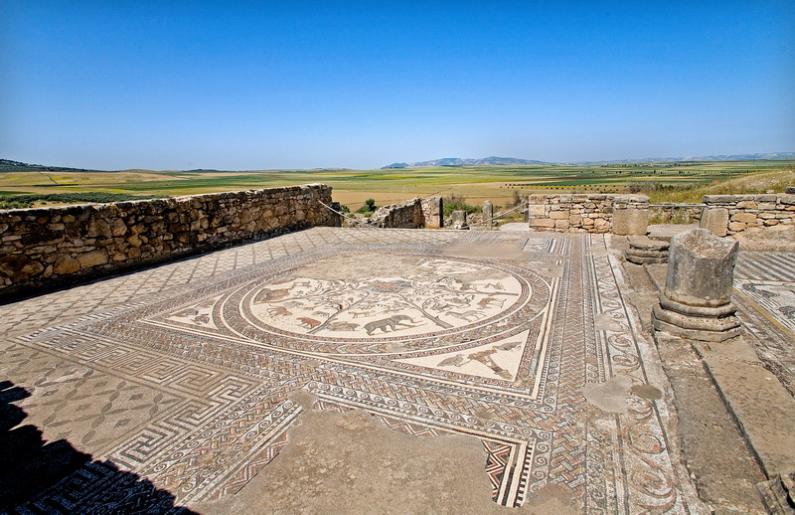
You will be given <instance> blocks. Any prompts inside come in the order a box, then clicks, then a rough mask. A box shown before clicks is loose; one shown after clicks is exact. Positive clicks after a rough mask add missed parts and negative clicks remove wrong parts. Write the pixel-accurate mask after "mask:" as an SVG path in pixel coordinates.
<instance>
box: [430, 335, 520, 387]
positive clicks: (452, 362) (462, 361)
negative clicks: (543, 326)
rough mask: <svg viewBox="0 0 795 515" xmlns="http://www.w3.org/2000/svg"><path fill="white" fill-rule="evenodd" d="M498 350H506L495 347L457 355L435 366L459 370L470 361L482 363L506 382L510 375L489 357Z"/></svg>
mask: <svg viewBox="0 0 795 515" xmlns="http://www.w3.org/2000/svg"><path fill="white" fill-rule="evenodd" d="M520 343H521V342H520ZM517 345H518V344H517ZM499 350H506V349H503V348H502V347H496V348H492V349H486V350H483V351H480V352H473V353H472V354H457V355H455V356H451V357H449V358H445V359H443V360H442V361H440V362H439V364H438V365H437V366H440V367H456V368H461V367H463V366H464V365H466V364H467V363H469V362H470V361H477V362H478V363H482V364H483V365H486V366H487V367H489V369H491V371H492V372H494V373H495V374H497V375H498V376H499V377H500V378H502V379H506V380H508V379H511V377H512V375H511V373H510V372H509V371H507V370H505V369H504V368H502V367H501V366H500V365H498V364H497V363H496V362H495V361H494V359H492V357H491V356H492V354H496V353H497V352H498V351H499Z"/></svg>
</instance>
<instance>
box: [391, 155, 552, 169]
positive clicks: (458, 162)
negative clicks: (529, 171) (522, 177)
mask: <svg viewBox="0 0 795 515" xmlns="http://www.w3.org/2000/svg"><path fill="white" fill-rule="evenodd" d="M532 164H547V163H544V161H535V160H532V159H519V158H517V157H498V156H489V157H481V158H479V159H467V158H461V157H443V158H441V159H432V160H430V161H417V162H415V163H392V164H388V165H386V166H384V167H382V168H384V169H387V168H410V167H424V166H476V165H532Z"/></svg>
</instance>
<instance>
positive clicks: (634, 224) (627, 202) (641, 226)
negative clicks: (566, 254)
mask: <svg viewBox="0 0 795 515" xmlns="http://www.w3.org/2000/svg"><path fill="white" fill-rule="evenodd" d="M527 203H528V206H527V208H528V215H527V216H528V223H529V225H530V228H531V229H534V230H537V231H555V232H590V233H606V232H615V233H616V234H645V233H646V225H647V223H648V216H649V199H648V197H646V196H645V195H610V194H571V195H544V194H540V195H530V196H529V197H528V200H527Z"/></svg>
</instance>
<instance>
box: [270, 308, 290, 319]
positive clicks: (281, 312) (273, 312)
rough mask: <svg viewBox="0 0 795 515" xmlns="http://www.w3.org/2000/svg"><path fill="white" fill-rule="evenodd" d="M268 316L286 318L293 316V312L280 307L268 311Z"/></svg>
mask: <svg viewBox="0 0 795 515" xmlns="http://www.w3.org/2000/svg"><path fill="white" fill-rule="evenodd" d="M268 314H269V315H270V316H278V317H286V316H290V315H292V314H293V312H292V311H290V310H289V309H287V308H285V307H282V306H278V307H275V308H270V309H268Z"/></svg>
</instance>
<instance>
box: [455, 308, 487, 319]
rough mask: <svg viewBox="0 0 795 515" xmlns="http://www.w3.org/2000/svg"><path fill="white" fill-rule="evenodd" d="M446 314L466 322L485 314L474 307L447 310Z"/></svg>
mask: <svg viewBox="0 0 795 515" xmlns="http://www.w3.org/2000/svg"><path fill="white" fill-rule="evenodd" d="M447 314H448V315H450V316H452V317H455V318H457V319H459V320H465V321H467V322H472V321H475V320H478V319H480V318H483V317H484V316H485V315H484V314H483V313H481V312H480V311H477V310H474V309H470V310H467V311H448V312H447Z"/></svg>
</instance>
